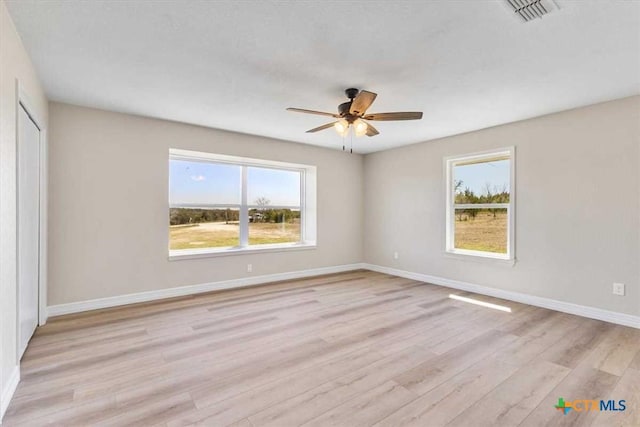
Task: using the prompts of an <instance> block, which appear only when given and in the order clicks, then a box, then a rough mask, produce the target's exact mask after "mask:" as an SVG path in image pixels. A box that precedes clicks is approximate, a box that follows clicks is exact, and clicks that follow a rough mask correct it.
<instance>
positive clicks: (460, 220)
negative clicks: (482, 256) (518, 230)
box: [455, 210, 508, 254]
mask: <svg viewBox="0 0 640 427" xmlns="http://www.w3.org/2000/svg"><path fill="white" fill-rule="evenodd" d="M507 224H508V221H507V212H506V210H500V211H498V212H497V213H496V216H495V218H494V216H493V213H491V212H489V211H486V210H482V211H480V212H478V214H477V216H476V217H475V218H471V217H469V216H468V215H466V214H461V215H459V214H456V222H455V227H456V229H455V247H456V248H457V249H469V250H474V251H485V252H496V253H502V254H506V253H507Z"/></svg>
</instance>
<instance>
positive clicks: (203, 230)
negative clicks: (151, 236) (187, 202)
mask: <svg viewBox="0 0 640 427" xmlns="http://www.w3.org/2000/svg"><path fill="white" fill-rule="evenodd" d="M239 218H240V213H239V211H238V209H237V208H227V209H224V208H221V209H185V208H171V209H170V215H169V249H171V250H176V249H203V248H222V247H229V246H238V245H239V244H240V225H239V224H240V222H239Z"/></svg>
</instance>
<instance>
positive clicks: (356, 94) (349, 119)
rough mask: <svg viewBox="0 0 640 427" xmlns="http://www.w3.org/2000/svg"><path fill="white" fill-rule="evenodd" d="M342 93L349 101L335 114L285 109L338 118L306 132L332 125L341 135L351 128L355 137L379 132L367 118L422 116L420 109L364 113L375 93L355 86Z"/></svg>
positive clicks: (410, 117) (393, 118) (389, 118)
mask: <svg viewBox="0 0 640 427" xmlns="http://www.w3.org/2000/svg"><path fill="white" fill-rule="evenodd" d="M344 93H345V95H347V98H349V101H347V102H343V103H342V104H340V105H338V113H337V114H334V113H325V112H323V111H315V110H306V109H303V108H287V110H288V111H293V112H296V113H304V114H315V115H319V116H327V117H333V118H335V119H338V120H337V121H335V122H331V123H327V124H324V125H322V126H318V127H317V128H313V129H309V130H308V131H307V133H315V132H319V131H321V130H325V129H329V128H330V127H333V128H334V129H335V130H336V132H338V134H339V135H341V136H343V137H344V136H346V135H347V134H348V133H349V130H353V133H354V134H355V136H356V137H359V136H364V135H366V136H369V137H371V136H376V135H378V134H379V133H380V132H378V130H377V129H376V128H374V127H373V126H372V125H371V124H370V123H368V122H367V121H368V120H373V121H375V120H378V121H396V120H420V119H421V118H422V112H420V111H412V112H409V111H406V112H396V113H373V114H366V112H367V110H368V109H369V107H371V104H373V101H375V99H376V97H377V96H378V95H377V94H375V93H373V92H369V91H366V90H358V89H356V88H349V89H347V90H345V91H344ZM343 149H344V147H343Z"/></svg>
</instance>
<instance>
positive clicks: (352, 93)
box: [344, 87, 360, 99]
mask: <svg viewBox="0 0 640 427" xmlns="http://www.w3.org/2000/svg"><path fill="white" fill-rule="evenodd" d="M358 92H360V91H359V90H358V89H356V88H354V87H350V88H349V89H345V91H344V93H345V95H347V98H349V99H353V98H355V97H356V96H357V95H358Z"/></svg>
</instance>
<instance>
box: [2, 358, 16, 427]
mask: <svg viewBox="0 0 640 427" xmlns="http://www.w3.org/2000/svg"><path fill="white" fill-rule="evenodd" d="M19 382H20V366H16V367H14V368H13V371H12V372H11V375H9V378H8V380H7V384H6V385H5V386H4V388H3V390H2V395H0V424H2V418H4V413H5V412H7V408H8V407H9V402H11V398H12V397H13V394H14V393H15V392H16V388H18V383H19Z"/></svg>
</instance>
